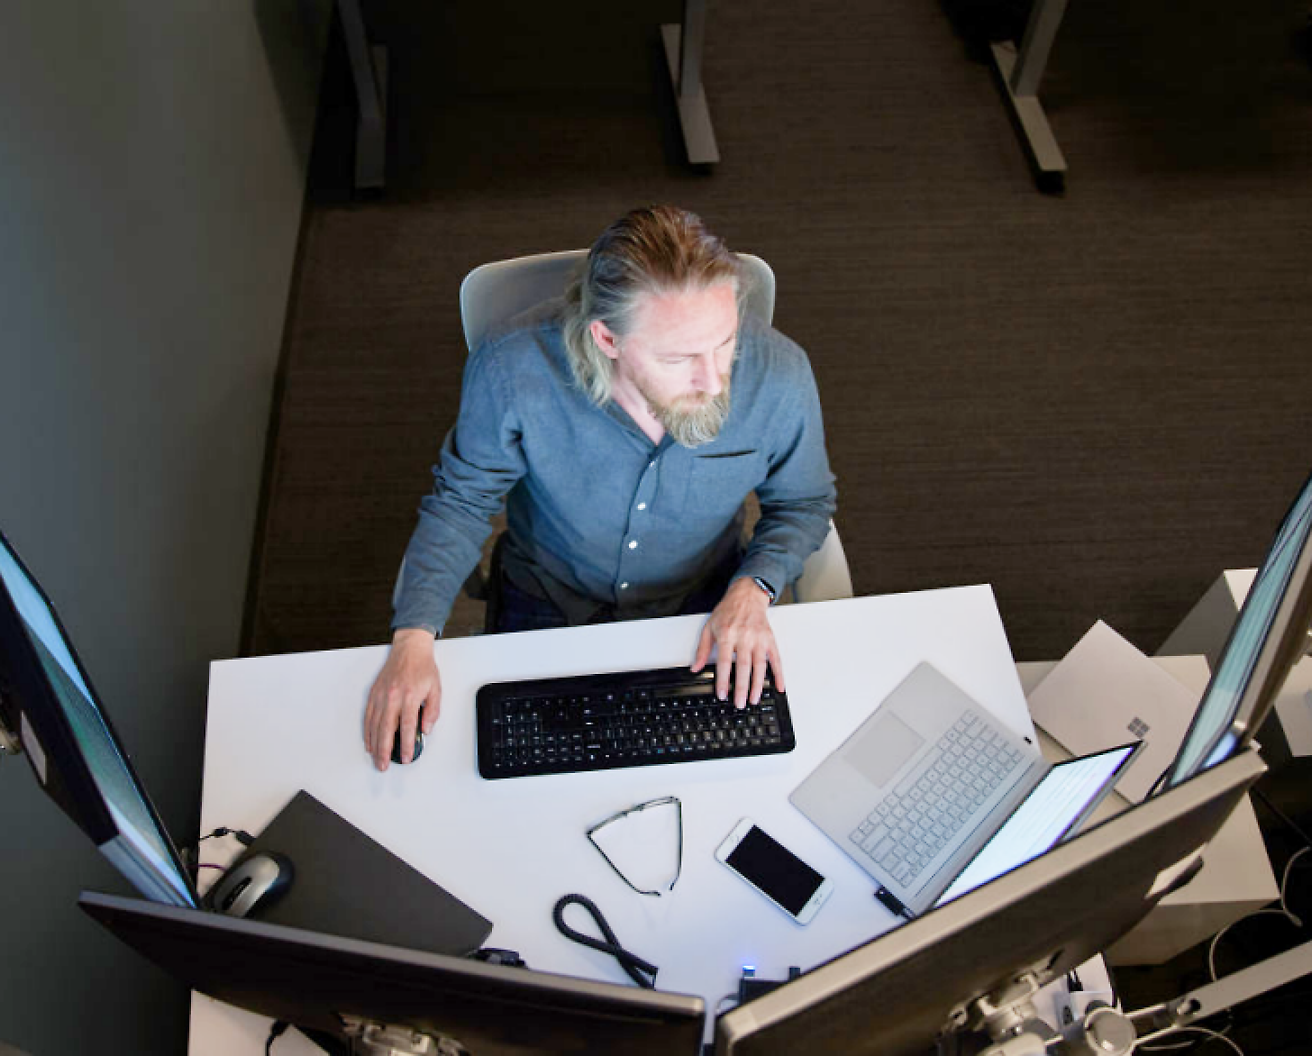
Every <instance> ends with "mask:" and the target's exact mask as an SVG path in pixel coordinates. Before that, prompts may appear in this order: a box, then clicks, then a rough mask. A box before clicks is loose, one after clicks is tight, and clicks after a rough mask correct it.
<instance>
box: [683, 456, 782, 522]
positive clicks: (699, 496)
mask: <svg viewBox="0 0 1312 1056" xmlns="http://www.w3.org/2000/svg"><path fill="white" fill-rule="evenodd" d="M765 469H766V465H765V457H764V456H763V455H762V454H761V453H760V452H759V451H735V452H731V453H727V454H723V455H719V454H716V455H694V456H693V459H692V471H691V473H690V474H689V477H688V493H687V495H686V497H685V499H684V518H685V522H686V523H687V524H688V526H689V527H690V528H691V527H693V526H694V525H695V526H696V530H700V531H702V532H705V531H706V530H707V529H710V530H713V531H714V530H718V529H720V528H723V527H724V526H725V525H727V524H728V523H729V522H730V521H731V520H732V519H733V517H734V515H735V514H736V513H737V512H738V510H739V508H740V507H741V506H742V504H743V500H744V499H746V498H747V496H748V495H749V494H750V493H751V492H752V490H753V489H754V488H756V487H757V485H759V484H761V483H762V482H763V481H764V480H765Z"/></svg>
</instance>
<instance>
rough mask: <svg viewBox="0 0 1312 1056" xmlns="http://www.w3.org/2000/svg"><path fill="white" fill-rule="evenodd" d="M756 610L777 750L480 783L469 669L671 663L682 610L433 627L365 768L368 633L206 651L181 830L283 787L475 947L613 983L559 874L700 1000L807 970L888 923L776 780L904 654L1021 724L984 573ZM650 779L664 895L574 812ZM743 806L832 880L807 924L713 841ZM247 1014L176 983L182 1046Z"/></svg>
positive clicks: (1024, 717) (215, 1047)
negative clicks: (413, 748)
mask: <svg viewBox="0 0 1312 1056" xmlns="http://www.w3.org/2000/svg"><path fill="white" fill-rule="evenodd" d="M771 620H772V623H773V625H774V628H775V633H776V637H777V640H778V642H779V647H780V650H781V652H782V653H783V660H784V669H785V672H786V674H787V686H788V696H789V700H790V704H791V710H792V715H793V724H794V728H795V731H796V734H797V748H796V750H795V751H793V752H791V753H789V754H787V755H782V756H770V757H764V758H756V759H740V760H730V761H718V762H713V763H707V762H703V763H687V764H672V765H669V766H657V767H646V768H638V769H631V770H616V771H603V772H599V773H588V774H575V775H560V776H550V777H535V778H518V779H512V780H505V781H485V780H483V779H482V778H480V777H479V776H478V775H477V773H476V770H475V764H474V714H473V713H474V707H473V703H474V694H475V692H476V690H477V688H478V686H479V685H481V684H482V683H484V682H488V681H494V680H503V679H514V678H533V677H545V676H552V675H561V674H570V673H576V672H579V671H586V670H606V669H611V670H625V669H633V668H642V667H661V666H673V665H678V664H685V663H688V662H690V660H691V658H692V655H693V652H694V649H695V647H696V643H697V637H698V634H699V633H700V630H701V625H702V617H676V618H672V619H665V620H652V621H643V622H640V623H626V624H609V625H603V626H596V627H583V628H570V629H564V630H553V631H537V632H532V633H528V634H514V635H499V636H491V637H476V638H465V639H451V640H447V641H441V642H438V643H437V646H436V649H437V659H438V664H439V667H440V670H441V673H442V683H443V702H442V716H441V719H440V721H439V722H438V725H437V727H436V728H435V729H434V731H433V733H432V735H431V736H430V737H429V738H428V740H427V743H426V745H425V748H424V754H423V756H422V757H421V758H420V759H419V760H418V761H417V762H416V763H414V764H411V765H410V766H393V767H391V768H390V769H389V770H388V771H387V772H386V773H378V772H377V771H376V770H375V769H374V767H373V765H372V762H371V760H370V759H369V757H368V756H367V755H366V753H365V750H364V743H363V740H362V735H361V722H362V717H363V714H364V702H365V698H366V695H367V693H368V690H369V687H370V685H371V684H372V682H373V679H374V676H375V675H376V674H377V672H378V670H379V668H380V667H381V665H382V663H383V660H384V658H385V655H386V649H385V647H376V648H367V649H350V650H341V651H336V652H324V653H314V654H300V655H290V656H275V657H266V658H255V659H248V660H231V661H222V662H217V663H215V664H214V665H213V666H212V669H211V674H210V694H209V716H208V723H207V729H206V745H205V773H204V788H203V796H202V806H201V831H202V832H209V831H211V830H213V829H214V828H216V827H218V826H228V827H240V828H245V829H248V830H250V831H252V832H258V831H259V830H260V829H261V828H262V827H263V826H264V825H266V824H267V823H268V822H269V821H270V820H271V819H272V818H273V816H274V815H275V814H277V812H278V811H279V810H280V809H281V808H282V807H283V806H284V805H285V804H286V803H287V801H288V800H289V799H291V797H292V796H293V795H294V794H295V793H296V792H297V791H298V790H299V789H302V788H304V789H306V790H307V791H309V792H310V793H311V794H312V795H314V796H315V797H317V798H318V799H320V800H322V801H323V802H324V803H325V804H327V805H328V806H330V807H332V808H333V809H334V810H336V811H337V812H338V813H339V814H341V815H342V816H343V817H344V818H346V819H347V820H348V821H350V822H352V823H353V824H355V825H356V826H358V827H359V828H360V829H362V830H363V831H365V832H367V833H368V834H369V835H370V836H372V837H373V838H374V839H375V840H377V841H378V842H379V843H381V844H383V845H384V846H386V847H387V848H389V849H390V850H392V851H393V852H394V853H396V854H398V855H399V856H400V857H402V858H404V859H405V860H406V861H408V862H409V863H410V864H411V865H413V866H414V867H415V868H416V869H418V870H420V871H421V872H423V873H425V874H426V875H428V876H430V877H432V878H433V879H434V880H437V881H438V882H440V883H441V884H442V885H443V886H444V887H446V888H447V889H448V890H450V891H451V892H452V893H453V894H455V895H457V896H458V897H460V898H462V899H464V900H465V901H466V902H468V903H469V904H470V905H471V906H473V907H474V908H475V909H477V910H478V911H479V912H481V913H483V914H484V915H485V916H487V917H488V918H489V919H491V920H492V921H494V923H495V927H494V928H493V931H492V934H491V936H490V937H489V939H488V943H489V945H493V946H500V947H508V948H510V949H514V950H518V951H519V953H520V954H521V956H523V958H524V959H525V960H526V961H527V962H528V964H529V965H530V967H532V968H535V969H539V970H545V971H553V972H560V973H564V974H568V975H575V976H583V977H587V978H595V979H602V980H606V981H610V982H618V983H627V982H628V977H627V976H626V975H624V973H623V971H622V970H621V969H620V967H619V965H618V964H617V963H616V962H615V961H614V960H613V959H612V958H609V957H606V956H604V955H603V954H600V953H597V952H595V951H593V950H589V949H586V948H585V947H582V946H580V945H578V944H576V943H573V942H570V941H568V940H567V939H565V938H564V937H563V936H561V935H560V934H558V933H557V931H556V930H555V927H554V925H553V924H552V921H551V910H552V906H553V905H554V904H555V902H556V900H557V899H558V898H559V897H560V896H561V895H563V894H566V893H569V892H575V891H577V892H580V893H582V894H585V895H587V896H589V897H590V898H592V899H593V900H594V901H596V902H597V904H598V906H599V907H600V908H601V910H602V911H603V912H604V913H605V914H606V917H607V919H608V920H609V922H610V924H611V925H612V927H613V928H614V929H615V931H616V933H617V934H618V936H619V938H620V941H621V942H622V943H624V944H625V945H626V946H627V947H628V948H629V949H631V950H633V951H634V952H635V953H637V954H639V955H640V956H642V957H645V958H646V959H648V960H650V961H652V962H653V963H655V964H657V965H659V967H660V974H659V977H658V979H657V983H658V985H659V987H660V988H661V989H662V990H668V991H674V992H679V993H687V994H699V995H701V996H703V997H704V998H705V1000H706V1003H707V1007H708V1009H710V1010H712V1011H713V1010H714V1009H715V1008H716V1006H717V1005H718V1004H719V1003H720V1001H721V999H722V998H723V997H724V996H726V995H728V994H731V993H734V992H735V991H736V989H737V982H738V978H739V975H740V972H741V966H742V965H744V964H754V965H756V966H757V969H758V973H759V974H760V975H761V976H762V977H764V978H783V977H785V976H786V975H787V970H788V967H789V966H790V965H798V966H800V967H801V968H803V969H807V968H810V967H812V966H814V965H815V964H817V963H819V962H822V961H825V960H828V959H829V958H831V957H833V956H834V955H836V954H838V953H841V952H843V951H844V950H847V949H849V948H851V947H852V946H854V945H856V944H857V943H859V942H861V941H864V940H866V939H869V938H871V937H873V936H875V935H877V934H879V933H881V932H883V931H885V930H887V929H888V928H889V927H890V926H891V925H892V924H893V919H892V917H891V916H890V914H889V913H888V911H887V910H885V909H883V908H882V907H881V906H880V905H879V904H878V903H876V902H875V900H874V898H873V897H872V893H873V889H874V885H873V883H872V881H871V880H870V879H869V877H867V876H866V874H865V873H863V872H862V871H861V870H859V869H858V868H857V867H856V865H855V864H853V863H852V862H851V861H850V860H849V859H848V858H847V857H846V855H844V854H843V853H842V852H841V851H840V850H839V849H838V848H837V847H836V846H835V845H833V844H832V843H830V842H829V840H828V839H827V838H826V837H825V836H824V835H823V834H821V832H820V831H819V830H818V829H816V828H815V827H814V826H812V825H811V824H810V823H809V822H808V821H806V819H805V818H803V817H802V815H801V814H800V813H798V812H797V810H796V809H794V808H793V807H792V805H791V804H789V802H788V793H789V792H790V791H792V789H793V788H794V787H795V786H796V785H797V784H798V783H799V782H800V781H801V780H802V779H803V778H804V777H805V776H806V774H807V773H809V772H810V771H811V769H813V768H814V767H815V766H816V765H817V764H818V763H819V762H820V760H821V759H822V758H823V757H824V756H825V755H826V754H828V753H829V752H830V751H831V750H832V749H833V748H835V747H836V746H837V745H838V744H839V743H840V742H841V741H842V740H843V739H844V738H845V737H846V736H847V734H848V733H850V732H851V730H852V729H854V728H855V727H856V726H857V724H858V723H860V722H861V720H862V719H864V718H865V717H866V716H867V715H868V714H869V713H870V711H871V710H872V709H873V708H874V707H875V706H876V705H877V704H878V703H879V702H880V701H881V700H882V699H883V698H884V696H885V695H886V694H887V693H888V692H889V691H890V690H892V689H893V687H894V686H895V685H896V684H897V683H898V682H899V681H900V680H901V679H902V678H903V676H905V675H906V674H907V672H908V671H910V669H911V668H912V667H913V666H914V665H915V664H916V663H918V662H919V661H921V660H929V661H930V662H932V663H933V664H934V665H935V666H936V667H938V668H939V670H941V671H942V672H943V673H944V674H946V675H947V676H948V677H949V678H951V679H952V680H953V681H955V682H956V683H957V684H958V685H960V686H961V687H962V688H963V689H964V690H966V692H967V693H969V694H971V695H972V696H973V697H975V699H976V700H978V701H980V702H981V703H982V704H984V705H985V706H986V707H988V708H990V709H991V710H993V711H994V712H995V713H996V714H997V716H998V717H999V718H1000V719H1002V720H1003V721H1005V722H1007V723H1008V724H1009V725H1011V726H1012V727H1013V728H1014V729H1015V730H1016V731H1017V732H1018V733H1022V734H1026V735H1033V732H1034V730H1033V726H1032V724H1031V723H1030V718H1029V712H1028V710H1027V709H1026V705H1025V697H1024V694H1023V693H1022V691H1021V685H1020V681H1019V680H1018V678H1017V674H1016V668H1015V666H1014V664H1013V662H1012V657H1011V651H1010V648H1009V646H1008V644H1007V639H1006V636H1005V634H1004V632H1003V628H1002V621H1001V618H1000V617H999V615H998V611H997V607H996V605H995V602H994V599H993V593H992V591H991V590H990V588H988V587H986V586H980V587H962V588H954V589H950V590H935V591H925V592H920V593H914V594H902V595H894V596H889V597H878V598H854V599H850V600H844V601H834V602H819V603H814V604H809V605H791V606H785V607H781V608H778V609H775V610H774V611H773V612H772V614H771ZM671 793H673V794H677V795H679V796H680V797H681V799H682V801H683V815H684V826H685V830H684V862H683V875H682V877H681V879H680V880H679V883H678V886H677V887H676V888H675V890H674V891H673V892H672V893H671V894H668V895H666V896H664V897H662V898H659V899H658V898H649V897H643V896H640V895H637V894H634V893H633V892H632V891H630V890H629V889H628V888H627V887H625V886H624V884H623V882H622V881H621V880H620V879H619V878H618V877H617V876H615V874H614V873H612V872H611V870H610V868H609V867H608V866H607V865H606V863H605V862H604V861H603V860H602V858H601V856H600V855H599V854H598V853H597V852H596V851H595V850H593V848H592V847H591V846H590V845H589V843H588V841H587V839H586V837H585V836H584V832H585V830H586V829H587V828H588V826H589V825H591V824H593V823H595V822H597V821H599V820H601V819H602V818H603V817H605V816H607V815H609V814H611V813H612V812H614V811H616V810H618V809H621V808H623V807H627V806H630V805H632V804H635V803H640V802H642V801H644V800H647V799H651V798H654V797H657V796H662V795H668V794H671ZM744 816H750V817H751V818H753V819H754V820H755V821H757V822H759V823H760V824H761V825H762V826H763V827H764V828H765V829H766V830H767V831H769V832H770V833H772V834H773V835H775V836H776V837H778V838H779V840H780V841H781V842H783V843H784V844H785V845H787V846H788V847H790V848H792V849H793V850H794V851H796V852H797V853H798V854H799V855H801V856H802V857H803V858H804V859H805V860H806V861H808V862H809V863H811V864H812V865H813V866H815V867H816V868H817V869H819V870H820V871H821V872H823V873H824V874H825V875H826V876H828V877H830V878H831V879H833V880H834V882H835V885H836V890H835V892H834V895H833V897H832V898H831V900H830V902H829V903H828V904H827V905H826V906H825V907H824V908H823V909H822V910H821V911H820V913H819V915H818V916H817V917H816V919H815V921H814V922H813V923H812V924H810V925H809V926H807V927H805V928H802V927H799V926H798V925H796V924H794V923H793V922H792V921H790V920H788V919H787V918H786V917H785V916H784V915H783V914H782V913H780V912H779V911H778V910H777V909H775V908H774V907H773V906H771V905H769V904H768V903H767V902H766V901H765V900H764V899H763V898H761V897H760V896H759V895H757V894H756V893H754V892H753V891H751V890H750V889H749V888H747V887H746V885H744V884H743V883H742V881H741V880H739V879H737V878H736V877H734V876H732V875H730V873H729V871H728V870H727V869H725V868H724V867H723V866H722V865H720V864H719V863H717V862H716V861H714V859H713V857H712V853H713V851H714V849H715V848H716V846H718V845H719V843H720V841H721V840H722V839H723V838H724V837H725V836H726V835H727V834H728V832H729V830H730V829H731V828H732V827H733V825H734V823H735V822H736V821H737V820H738V819H739V818H741V817H744ZM206 846H207V847H209V844H206ZM209 860H213V859H212V857H211V858H210V859H209ZM307 882H308V881H307ZM570 919H571V920H572V921H573V920H574V919H575V918H574V917H573V911H571V918H570ZM579 919H581V920H584V921H586V917H584V916H583V915H582V914H580V915H579ZM578 926H581V927H584V928H585V929H589V926H590V922H588V923H587V924H583V925H578ZM267 1030H268V1027H267V1021H264V1020H261V1019H259V1018H258V1017H254V1016H249V1015H247V1014H245V1013H238V1012H237V1011H236V1010H234V1009H231V1008H229V1007H228V1006H225V1005H221V1004H219V1003H217V1002H214V1001H211V1000H209V999H208V998H203V997H196V998H194V999H193V1002H192V1024H191V1048H190V1051H191V1052H192V1053H193V1054H200V1053H216V1054H217V1053H222V1054H224V1056H229V1054H232V1053H240V1052H263V1044H264V1039H265V1036H266V1034H267ZM300 1042H301V1039H300V1038H299V1037H294V1036H293V1034H288V1035H285V1036H284V1037H283V1038H282V1039H281V1040H280V1041H278V1042H277V1044H276V1045H275V1048H274V1051H275V1053H277V1056H294V1054H295V1053H296V1052H297V1051H298V1047H297V1046H298V1044H299V1043H300ZM299 1051H304V1052H312V1051H315V1050H313V1049H312V1048H309V1047H308V1046H307V1047H306V1048H304V1049H300V1050H299Z"/></svg>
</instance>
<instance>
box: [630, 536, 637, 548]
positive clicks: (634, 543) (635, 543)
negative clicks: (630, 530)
mask: <svg viewBox="0 0 1312 1056" xmlns="http://www.w3.org/2000/svg"><path fill="white" fill-rule="evenodd" d="M629 549H630V550H636V549H638V540H636V539H630V540H629Z"/></svg>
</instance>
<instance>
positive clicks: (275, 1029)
mask: <svg viewBox="0 0 1312 1056" xmlns="http://www.w3.org/2000/svg"><path fill="white" fill-rule="evenodd" d="M290 1025H291V1024H289V1023H288V1022H287V1021H286V1020H283V1019H280V1020H278V1021H277V1022H276V1023H274V1024H273V1026H272V1027H270V1028H269V1037H268V1040H266V1041H265V1043H264V1056H270V1054H271V1053H272V1052H273V1043H274V1042H275V1041H277V1040H278V1039H279V1038H281V1037H282V1036H283V1035H284V1034H285V1033H286V1032H287V1028H288V1027H289V1026H290Z"/></svg>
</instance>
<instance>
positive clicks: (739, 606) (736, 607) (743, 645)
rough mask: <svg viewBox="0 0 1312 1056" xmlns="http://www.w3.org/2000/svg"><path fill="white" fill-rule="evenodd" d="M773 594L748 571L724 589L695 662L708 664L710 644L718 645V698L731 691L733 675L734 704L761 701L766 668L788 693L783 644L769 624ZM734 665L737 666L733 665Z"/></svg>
mask: <svg viewBox="0 0 1312 1056" xmlns="http://www.w3.org/2000/svg"><path fill="white" fill-rule="evenodd" d="M769 611H770V599H769V598H768V597H767V596H766V594H765V591H763V590H762V589H761V588H760V587H759V586H757V585H756V583H755V582H754V581H753V580H752V579H751V578H750V577H748V576H744V577H743V578H741V579H736V580H734V581H733V583H731V584H730V585H729V589H728V590H726V591H725V592H724V597H723V598H722V599H721V600H720V604H718V605H717V606H715V611H714V612H712V613H711V616H710V619H708V620H707V621H706V626H705V627H703V628H702V636H701V640H700V641H699V642H698V643H697V656H696V658H695V659H694V660H693V662H692V669H693V671H694V672H697V671H700V670H701V669H702V668H703V667H705V666H706V661H707V660H709V659H710V657H711V646H712V645H716V644H718V645H719V655H718V658H717V659H716V662H715V695H716V696H717V697H718V698H719V699H720V700H725V699H727V698H728V696H729V675H730V672H731V671H732V672H733V675H734V679H733V681H734V690H733V704H734V707H736V708H742V707H746V706H747V702H748V701H749V700H750V701H751V702H752V703H753V704H759V703H760V702H761V689H762V687H763V686H764V684H765V672H766V668H767V667H769V668H771V669H773V671H774V684H775V686H776V687H777V688H778V689H779V690H780V691H781V692H786V689H785V686H784V669H783V665H782V664H781V662H780V660H779V647H778V646H777V645H776V644H775V640H774V631H772V630H771V629H770V618H769V616H768V615H767V614H768V613H769ZM735 669H736V670H735Z"/></svg>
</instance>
